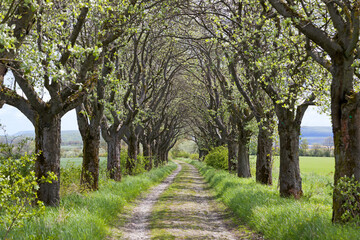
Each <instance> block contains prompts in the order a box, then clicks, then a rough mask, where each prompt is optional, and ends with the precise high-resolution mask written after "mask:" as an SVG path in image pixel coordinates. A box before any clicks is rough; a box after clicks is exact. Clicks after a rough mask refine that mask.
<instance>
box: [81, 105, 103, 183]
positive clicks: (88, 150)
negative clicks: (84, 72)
mask: <svg viewBox="0 0 360 240" xmlns="http://www.w3.org/2000/svg"><path fill="white" fill-rule="evenodd" d="M84 104H89V103H84ZM83 110H84V108H83V107H82V106H81V105H80V106H78V107H76V116H77V122H78V127H79V131H80V134H81V138H82V141H83V162H82V170H81V180H80V184H81V187H82V188H84V189H88V190H97V189H99V148H100V119H101V117H100V116H102V111H101V112H100V113H93V116H92V119H90V120H89V119H88V117H87V116H86V115H85V114H83V112H82V111H83ZM97 114H99V115H100V116H99V115H97Z"/></svg>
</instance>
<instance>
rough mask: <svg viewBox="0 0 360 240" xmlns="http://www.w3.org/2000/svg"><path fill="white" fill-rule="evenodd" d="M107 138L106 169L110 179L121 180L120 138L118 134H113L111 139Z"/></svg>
mask: <svg viewBox="0 0 360 240" xmlns="http://www.w3.org/2000/svg"><path fill="white" fill-rule="evenodd" d="M108 140H109V141H107V146H108V157H107V171H108V172H109V175H110V179H113V180H115V181H121V166H120V160H121V158H120V153H121V145H120V141H121V140H120V139H119V138H118V136H113V137H111V139H108Z"/></svg>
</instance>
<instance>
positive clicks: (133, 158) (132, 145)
mask: <svg viewBox="0 0 360 240" xmlns="http://www.w3.org/2000/svg"><path fill="white" fill-rule="evenodd" d="M128 141H129V145H128V157H127V159H126V170H127V172H128V173H129V174H130V175H131V174H133V171H134V168H135V164H136V163H137V155H138V139H137V136H136V135H135V133H131V135H130V137H129V138H128Z"/></svg>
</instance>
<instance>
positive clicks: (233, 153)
mask: <svg viewBox="0 0 360 240" xmlns="http://www.w3.org/2000/svg"><path fill="white" fill-rule="evenodd" d="M238 146H239V145H238V143H237V142H236V141H233V140H228V143H227V147H228V166H229V172H230V173H231V172H232V171H235V170H236V160H237V159H238V152H239V149H238Z"/></svg>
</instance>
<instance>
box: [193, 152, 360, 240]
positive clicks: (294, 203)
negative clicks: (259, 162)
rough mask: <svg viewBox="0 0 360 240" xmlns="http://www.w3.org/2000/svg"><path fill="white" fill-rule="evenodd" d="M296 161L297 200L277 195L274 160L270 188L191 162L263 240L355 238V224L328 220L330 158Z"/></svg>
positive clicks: (330, 201) (357, 230)
mask: <svg viewBox="0 0 360 240" xmlns="http://www.w3.org/2000/svg"><path fill="white" fill-rule="evenodd" d="M251 161H252V163H253V162H254V161H255V159H254V158H251ZM300 162H301V163H300V164H301V169H302V179H303V190H304V193H305V195H304V197H303V198H302V199H301V200H294V199H290V198H281V197H280V196H279V193H278V188H277V178H278V167H277V166H278V165H277V163H276V161H275V164H274V177H273V178H274V185H273V186H271V187H268V186H264V185H261V184H258V183H256V182H255V179H254V178H250V179H240V178H237V177H236V176H234V175H231V174H229V173H227V172H226V171H223V170H216V169H214V168H211V167H209V166H206V165H205V164H204V163H202V162H198V161H192V162H191V163H192V164H194V165H195V166H196V167H197V168H198V169H199V170H200V172H201V173H202V174H203V175H204V176H205V178H206V180H207V181H208V182H209V184H210V186H211V187H212V188H213V189H214V191H215V192H216V194H217V197H218V198H219V199H220V200H221V201H222V202H224V203H225V205H227V206H228V207H229V208H230V209H232V211H233V212H234V213H235V214H236V215H237V216H238V217H240V218H241V219H242V220H243V221H244V223H246V224H248V225H249V226H250V227H251V228H252V229H253V230H255V231H258V232H260V233H262V234H263V235H264V237H265V238H267V239H359V231H360V228H359V227H355V226H352V225H345V226H342V225H336V224H332V222H331V214H332V209H331V207H332V195H331V194H332V189H331V183H332V175H331V171H332V170H333V167H332V166H333V162H334V160H333V159H331V158H301V160H300ZM252 165H253V164H252ZM252 171H254V169H252Z"/></svg>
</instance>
